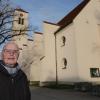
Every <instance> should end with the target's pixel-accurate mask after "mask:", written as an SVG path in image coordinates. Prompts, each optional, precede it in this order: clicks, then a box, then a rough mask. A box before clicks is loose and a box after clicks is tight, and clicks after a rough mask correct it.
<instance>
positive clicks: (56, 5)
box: [11, 0, 82, 32]
mask: <svg viewBox="0 0 100 100" xmlns="http://www.w3.org/2000/svg"><path fill="white" fill-rule="evenodd" d="M81 1H82V0H11V3H12V4H13V5H14V7H20V8H22V9H24V10H26V11H27V12H29V19H30V24H31V25H33V26H36V27H38V31H41V32H42V23H43V21H48V22H52V23H57V22H58V21H60V20H61V19H62V18H63V17H64V16H65V15H66V14H67V13H68V12H69V11H71V9H73V8H74V7H75V6H76V5H78V4H79V3H80V2H81Z"/></svg>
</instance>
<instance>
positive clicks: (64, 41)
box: [62, 36, 66, 46]
mask: <svg viewBox="0 0 100 100" xmlns="http://www.w3.org/2000/svg"><path fill="white" fill-rule="evenodd" d="M65 43H66V37H65V36H62V46H65Z"/></svg>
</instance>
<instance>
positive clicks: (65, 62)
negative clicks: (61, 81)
mask: <svg viewBox="0 0 100 100" xmlns="http://www.w3.org/2000/svg"><path fill="white" fill-rule="evenodd" d="M66 66H67V59H66V58H63V60H62V69H66Z"/></svg>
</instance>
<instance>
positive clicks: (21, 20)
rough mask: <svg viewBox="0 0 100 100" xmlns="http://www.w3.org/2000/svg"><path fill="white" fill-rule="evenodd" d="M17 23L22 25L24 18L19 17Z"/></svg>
mask: <svg viewBox="0 0 100 100" xmlns="http://www.w3.org/2000/svg"><path fill="white" fill-rule="evenodd" d="M18 24H21V25H24V18H21V17H19V20H18Z"/></svg>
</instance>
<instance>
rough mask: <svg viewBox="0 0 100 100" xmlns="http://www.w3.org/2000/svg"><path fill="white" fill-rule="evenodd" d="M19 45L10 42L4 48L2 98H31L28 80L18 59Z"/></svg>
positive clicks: (0, 74) (0, 72) (0, 82)
mask: <svg viewBox="0 0 100 100" xmlns="http://www.w3.org/2000/svg"><path fill="white" fill-rule="evenodd" d="M19 53H20V52H19V47H18V45H17V44H16V43H14V42H8V43H7V44H6V45H5V46H4V47H3V50H2V60H1V61H0V100H31V97H30V90H29V85H28V80H27V77H26V75H25V73H24V72H23V71H22V70H21V69H20V67H19V65H18V63H17V60H18V57H19Z"/></svg>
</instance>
